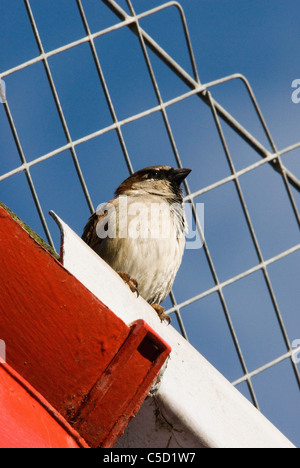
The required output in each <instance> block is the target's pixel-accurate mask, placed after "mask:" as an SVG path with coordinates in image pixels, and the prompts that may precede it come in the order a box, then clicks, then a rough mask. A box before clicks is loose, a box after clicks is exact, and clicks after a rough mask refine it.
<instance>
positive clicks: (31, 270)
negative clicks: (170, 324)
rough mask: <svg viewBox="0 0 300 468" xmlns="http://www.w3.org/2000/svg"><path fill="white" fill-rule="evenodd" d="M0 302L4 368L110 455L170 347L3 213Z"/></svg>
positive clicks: (0, 216) (0, 225) (0, 211)
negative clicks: (120, 313)
mask: <svg viewBox="0 0 300 468" xmlns="http://www.w3.org/2000/svg"><path fill="white" fill-rule="evenodd" d="M128 294H130V291H128ZM0 297H1V301H0V339H2V340H4V341H5V345H6V360H7V362H8V364H10V365H11V367H12V368H13V369H14V370H15V371H17V372H18V373H19V374H20V375H21V376H22V377H23V378H24V379H26V381H28V382H29V384H31V385H32V386H33V387H34V388H35V390H37V391H38V392H39V393H40V394H41V395H42V396H43V397H44V398H45V399H46V400H47V401H48V402H49V403H50V404H51V405H52V406H53V407H54V408H55V409H56V410H57V411H59V412H60V414H61V415H62V416H63V417H64V418H65V419H66V420H67V421H68V422H70V423H71V424H73V425H74V427H75V428H76V429H77V430H78V432H79V433H80V434H81V435H82V436H83V437H84V438H85V440H86V441H87V443H88V444H89V445H90V446H92V447H99V446H102V447H111V446H112V445H113V444H114V442H115V441H116V439H117V438H118V437H119V436H120V435H121V433H122V432H123V431H124V429H125V427H126V425H127V423H128V421H129V419H130V418H131V417H132V416H134V415H135V414H136V413H137V411H138V410H139V408H140V406H141V404H142V402H143V400H144V399H145V398H146V396H147V394H148V391H149V389H150V387H151V385H152V384H153V382H154V380H155V378H156V377H157V375H158V373H159V371H160V369H161V366H162V364H163V362H164V361H165V359H166V357H167V355H168V354H169V353H170V347H169V346H168V345H167V344H166V343H164V342H163V340H162V339H161V338H160V337H159V336H158V335H157V334H156V333H155V332H154V331H153V330H152V329H151V328H150V327H149V326H148V325H147V324H146V323H145V322H143V321H142V320H138V321H137V322H135V323H134V324H132V326H131V327H128V326H127V325H126V324H125V323H124V322H123V321H122V320H121V319H119V318H118V317H117V316H116V315H115V314H114V313H113V312H112V311H111V310H110V309H108V308H107V307H106V306H105V305H104V304H103V303H101V301H99V299H98V298H96V297H95V296H94V295H93V294H92V293H91V292H90V291H89V290H87V289H86V288H85V287H84V286H83V285H82V284H81V283H80V282H79V281H78V280H77V279H76V278H75V277H74V276H73V275H71V274H70V273H69V272H68V271H67V270H66V269H65V268H64V267H63V266H62V265H61V264H60V263H59V262H58V261H57V260H56V259H55V258H54V257H52V256H51V255H50V254H49V252H47V251H46V250H45V249H43V248H42V247H41V246H40V245H39V244H38V243H37V242H35V241H34V239H33V238H32V237H30V236H29V234H28V233H27V232H26V231H25V230H24V229H23V228H22V227H21V226H20V225H19V224H18V223H17V222H16V221H14V220H13V219H12V218H11V216H10V215H9V214H8V213H7V212H6V211H5V210H4V209H3V208H0ZM0 406H1V402H0ZM0 410H1V408H0Z"/></svg>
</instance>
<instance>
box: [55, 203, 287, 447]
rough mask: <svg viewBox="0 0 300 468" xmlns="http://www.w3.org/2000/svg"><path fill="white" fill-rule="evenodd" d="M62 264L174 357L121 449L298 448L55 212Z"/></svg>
mask: <svg viewBox="0 0 300 468" xmlns="http://www.w3.org/2000/svg"><path fill="white" fill-rule="evenodd" d="M51 215H52V217H53V218H54V219H55V221H56V222H57V224H58V225H59V227H60V230H61V234H62V247H61V248H62V252H61V253H62V262H63V265H64V267H65V268H66V269H67V270H68V271H69V272H70V273H72V274H73V275H74V276H76V278H77V279H78V280H79V281H80V282H81V283H83V284H84V285H85V286H86V287H87V288H88V289H89V290H90V291H91V292H92V293H93V294H94V295H95V296H97V297H98V298H99V299H100V300H101V301H102V302H103V303H104V304H106V305H107V306H108V307H109V308H110V309H111V310H112V311H113V312H114V313H115V314H116V315H117V316H118V317H120V318H121V319H122V320H123V321H124V322H125V323H127V324H129V323H131V322H133V321H134V320H136V319H138V318H142V319H144V320H145V321H146V322H147V323H148V324H149V325H150V326H151V327H152V328H153V329H154V330H155V331H157V333H159V334H160V335H161V337H162V338H163V339H164V340H165V341H166V342H167V343H169V344H170V345H171V347H172V353H171V356H170V358H169V360H168V361H167V365H166V366H165V369H164V371H163V373H162V375H161V377H160V379H159V383H157V385H156V386H155V389H154V391H153V395H152V397H149V398H147V399H146V401H145V403H144V404H143V406H142V408H141V410H140V411H139V413H138V415H137V416H136V417H135V418H134V419H133V420H132V421H131V422H130V423H129V425H128V426H127V429H126V431H125V433H124V435H123V436H122V437H121V438H120V439H119V441H118V442H117V444H116V446H118V447H133V448H137V447H145V448H154V447H161V448H162V447H166V446H168V447H187V448H196V447H212V448H217V447H218V448H259V447H262V448H292V447H294V446H293V444H292V443H291V442H290V441H289V440H288V439H287V438H286V437H285V436H284V435H283V434H282V433H281V432H280V431H279V430H278V429H277V428H276V427H275V426H274V425H273V424H271V422H270V421H268V420H267V419H266V418H265V417H264V416H263V415H262V414H261V413H260V412H259V411H258V410H257V409H256V408H255V407H254V406H253V405H251V403H250V402H249V401H248V400H247V399H246V398H245V397H244V396H243V395H242V394H241V393H240V392H239V391H238V390H236V389H235V388H234V387H233V385H232V384H231V383H229V382H228V381H227V380H226V379H225V378H224V377H223V376H222V375H221V374H220V373H219V372H218V371H217V370H216V369H215V368H214V367H213V366H212V365H211V364H210V363H209V362H208V361H207V360H206V359H205V358H204V357H203V356H201V354H199V352H198V351H197V350H196V349H195V348H193V347H192V346H191V345H190V344H189V343H188V342H187V341H186V340H185V339H184V338H183V337H182V336H181V335H180V334H179V333H178V332H177V331H176V330H175V329H174V328H173V327H172V325H167V324H166V323H161V321H160V319H159V318H158V316H157V315H156V313H155V312H154V311H153V309H152V308H151V307H150V306H149V304H147V303H146V302H145V301H144V300H143V299H142V298H141V297H139V298H137V297H136V295H135V294H133V293H132V292H131V291H130V290H129V288H128V286H127V285H125V284H124V283H123V281H122V280H121V279H120V277H119V276H118V275H117V274H116V273H115V272H114V271H113V270H112V269H111V268H110V267H109V266H108V265H107V264H106V263H105V262H104V261H103V260H102V259H101V258H100V257H99V256H98V255H97V254H96V253H95V252H94V251H93V250H91V249H90V248H89V247H88V246H87V245H86V244H85V243H84V242H83V241H82V240H81V239H80V237H78V236H77V235H76V234H75V233H74V232H73V231H72V230H71V229H70V228H69V227H68V226H67V225H66V224H65V223H64V222H63V221H62V220H61V219H60V218H59V217H58V216H57V215H55V214H54V213H53V212H51Z"/></svg>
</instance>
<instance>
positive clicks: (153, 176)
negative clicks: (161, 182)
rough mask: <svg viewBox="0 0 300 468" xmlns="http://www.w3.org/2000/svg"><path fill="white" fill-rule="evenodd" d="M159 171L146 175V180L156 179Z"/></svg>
mask: <svg viewBox="0 0 300 468" xmlns="http://www.w3.org/2000/svg"><path fill="white" fill-rule="evenodd" d="M158 176H159V171H156V170H153V171H150V172H149V173H148V177H147V178H148V179H158Z"/></svg>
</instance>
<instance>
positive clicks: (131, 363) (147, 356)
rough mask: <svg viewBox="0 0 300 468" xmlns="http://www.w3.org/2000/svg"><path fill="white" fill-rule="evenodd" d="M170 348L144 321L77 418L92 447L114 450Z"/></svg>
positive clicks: (137, 325) (136, 324) (76, 424)
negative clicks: (114, 445)
mask: <svg viewBox="0 0 300 468" xmlns="http://www.w3.org/2000/svg"><path fill="white" fill-rule="evenodd" d="M170 352H171V348H170V347H169V345H168V344H167V343H165V342H164V341H163V340H162V339H161V338H160V337H159V336H158V335H157V334H156V333H155V332H154V331H153V330H152V329H151V328H150V327H149V325H148V324H147V323H146V322H144V321H143V320H137V321H136V322H134V323H133V324H132V326H131V333H130V334H129V336H128V338H127V339H126V341H125V342H124V344H123V346H122V347H121V348H120V350H119V351H118V353H117V354H116V356H115V357H114V359H113V360H112V361H111V363H110V364H109V366H108V367H107V369H106V370H105V372H104V373H103V374H102V375H101V377H99V379H98V381H97V382H96V384H95V385H94V387H93V388H92V390H91V392H90V393H89V395H88V397H87V398H86V400H85V402H84V404H83V405H82V407H81V408H80V409H79V412H78V414H77V415H76V417H75V422H74V424H73V425H74V427H75V428H76V429H77V430H78V431H79V432H80V434H81V435H82V436H83V437H84V438H85V440H87V441H88V443H89V444H90V445H91V446H92V447H99V446H101V447H112V446H113V444H114V443H115V442H116V440H117V439H118V437H119V436H120V435H121V434H122V433H123V431H124V424H126V425H127V422H128V421H129V419H130V418H131V417H132V416H135V414H136V413H137V411H138V409H139V408H140V406H141V404H142V402H143V401H144V399H145V398H146V396H147V394H148V392H149V389H150V387H151V385H152V384H153V381H154V379H155V377H156V376H157V374H158V372H159V370H160V369H161V367H162V365H163V363H164V362H165V360H166V358H167V356H168V355H169V353H170Z"/></svg>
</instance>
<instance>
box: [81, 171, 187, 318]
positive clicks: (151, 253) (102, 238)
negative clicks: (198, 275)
mask: <svg viewBox="0 0 300 468" xmlns="http://www.w3.org/2000/svg"><path fill="white" fill-rule="evenodd" d="M190 172H191V169H173V168H171V167H169V166H152V167H146V168H145V169H141V170H139V171H138V172H135V173H134V174H132V175H131V176H130V177H128V178H127V179H126V180H124V182H122V183H121V185H120V186H119V187H118V188H117V190H116V191H115V197H114V198H113V199H112V200H111V201H110V202H109V203H106V204H104V205H101V206H100V207H99V208H98V209H97V211H96V212H95V213H94V214H93V215H92V216H91V217H90V218H89V220H88V222H87V224H86V226H85V228H84V231H83V235H82V239H83V240H84V241H85V242H86V243H87V244H88V245H89V246H90V247H91V248H92V249H93V250H95V252H96V253H97V254H98V255H100V257H102V258H103V260H105V261H106V262H107V263H108V264H109V265H110V266H111V267H112V268H113V269H114V270H115V271H116V272H117V273H119V275H120V276H121V278H123V280H124V281H125V282H126V283H128V285H129V286H130V289H131V290H132V291H135V292H137V294H140V295H141V296H142V297H143V298H144V299H145V300H146V301H147V302H148V303H149V304H151V305H152V307H153V308H154V309H155V311H156V312H157V314H158V315H159V317H160V319H161V320H162V321H163V320H165V319H166V320H168V322H170V317H169V316H168V315H167V314H165V313H164V310H165V309H164V308H163V307H162V306H160V303H161V302H162V301H163V300H164V299H165V298H166V296H167V295H168V294H169V292H170V290H171V287H172V285H173V282H174V279H175V275H176V273H177V271H178V268H179V266H180V263H181V260H182V256H183V251H184V246H185V229H186V219H185V214H184V209H183V199H182V189H181V188H180V184H181V183H182V182H183V180H184V179H185V178H186V177H187V175H188V174H189V173H190Z"/></svg>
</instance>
